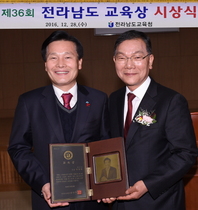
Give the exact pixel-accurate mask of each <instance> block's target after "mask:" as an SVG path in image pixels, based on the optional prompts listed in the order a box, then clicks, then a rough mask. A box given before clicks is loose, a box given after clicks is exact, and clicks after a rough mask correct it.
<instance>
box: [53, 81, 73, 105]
mask: <svg viewBox="0 0 198 210" xmlns="http://www.w3.org/2000/svg"><path fill="white" fill-rule="evenodd" d="M53 88H54V92H55V95H56V97H57V98H58V100H59V101H60V103H61V104H62V105H64V102H63V98H62V97H61V96H62V94H63V93H71V94H72V95H73V97H72V98H71V101H70V107H71V108H73V107H74V106H75V104H76V102H77V83H76V84H75V85H74V86H73V87H72V88H71V89H70V90H69V91H67V92H64V91H62V90H61V89H59V88H57V87H56V86H54V85H53Z"/></svg>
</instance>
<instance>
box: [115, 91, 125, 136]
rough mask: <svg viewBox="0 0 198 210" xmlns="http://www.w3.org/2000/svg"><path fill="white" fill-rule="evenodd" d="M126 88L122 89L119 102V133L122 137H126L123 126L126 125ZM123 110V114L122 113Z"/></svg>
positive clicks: (117, 106)
mask: <svg viewBox="0 0 198 210" xmlns="http://www.w3.org/2000/svg"><path fill="white" fill-rule="evenodd" d="M125 91H126V87H124V88H122V89H121V92H120V95H119V97H118V100H117V105H116V106H115V107H116V108H117V115H118V118H117V119H119V120H118V131H119V134H120V135H122V136H123V135H124V130H123V125H124V98H125ZM120 110H122V112H121V111H120Z"/></svg>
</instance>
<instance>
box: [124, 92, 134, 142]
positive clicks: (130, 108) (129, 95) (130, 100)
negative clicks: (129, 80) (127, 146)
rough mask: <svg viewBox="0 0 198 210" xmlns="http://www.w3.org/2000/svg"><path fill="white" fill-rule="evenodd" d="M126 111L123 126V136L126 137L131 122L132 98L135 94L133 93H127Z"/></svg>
mask: <svg viewBox="0 0 198 210" xmlns="http://www.w3.org/2000/svg"><path fill="white" fill-rule="evenodd" d="M127 96H128V111H127V115H126V121H125V127H124V138H125V139H126V137H127V133H128V130H129V127H130V124H131V118H132V110H133V107H132V100H133V99H134V98H135V95H134V94H133V93H128V94H127Z"/></svg>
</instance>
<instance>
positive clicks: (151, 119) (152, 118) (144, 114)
mask: <svg viewBox="0 0 198 210" xmlns="http://www.w3.org/2000/svg"><path fill="white" fill-rule="evenodd" d="M135 121H136V122H138V123H140V124H142V125H146V126H150V125H151V124H154V123H156V122H157V120H156V114H155V113H154V111H152V112H148V111H147V110H142V109H141V110H140V111H139V114H138V115H137V116H136V117H135Z"/></svg>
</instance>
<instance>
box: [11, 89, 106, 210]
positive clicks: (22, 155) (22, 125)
mask: <svg viewBox="0 0 198 210" xmlns="http://www.w3.org/2000/svg"><path fill="white" fill-rule="evenodd" d="M86 102H88V103H89V105H90V106H89V105H87V103H86ZM107 138H109V134H108V112H107V95H106V94H105V93H103V92H101V91H98V90H95V89H92V88H88V87H85V86H80V85H78V102H77V114H76V122H75V126H74V131H73V136H72V142H90V141H97V140H100V139H107ZM50 143H65V140H64V134H63V129H62V125H61V121H60V117H59V111H58V104H57V99H56V96H55V94H54V90H53V88H52V86H51V85H50V86H46V87H42V88H38V89H36V90H33V91H30V92H28V93H25V94H23V95H21V96H20V97H19V101H18V105H17V108H16V112H15V118H14V122H13V128H12V132H11V136H10V144H9V148H8V152H9V154H10V157H11V159H12V161H13V163H14V165H15V167H16V169H17V171H18V172H19V174H20V175H21V176H22V178H23V179H24V180H25V181H26V182H27V183H28V184H29V185H30V186H31V188H32V189H33V200H32V202H33V210H48V209H50V208H49V207H48V205H47V203H46V202H45V200H44V199H43V198H42V197H41V196H40V194H41V188H42V186H43V185H44V184H46V183H47V182H50V177H49V151H48V145H49V144H50ZM32 148H33V152H32ZM94 202H95V204H96V205H98V204H97V202H96V201H94ZM80 203H81V202H80ZM83 203H86V202H83ZM87 203H89V202H87ZM83 205H84V204H82V205H81V206H79V207H78V209H92V207H83V208H81V207H82V206H83ZM88 205H89V204H88ZM98 206H100V205H98ZM93 208H95V207H93ZM56 209H63V208H56ZM64 209H69V207H65V208H64ZM96 209H97V208H96Z"/></svg>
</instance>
